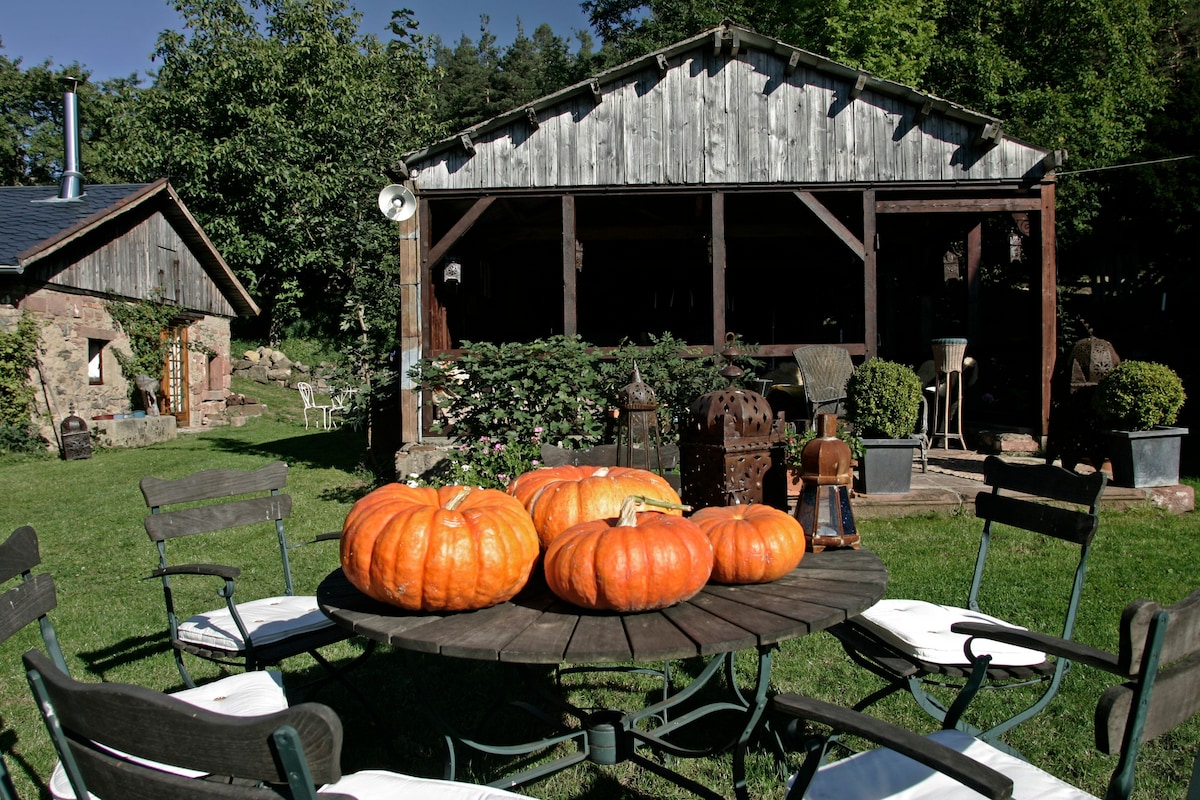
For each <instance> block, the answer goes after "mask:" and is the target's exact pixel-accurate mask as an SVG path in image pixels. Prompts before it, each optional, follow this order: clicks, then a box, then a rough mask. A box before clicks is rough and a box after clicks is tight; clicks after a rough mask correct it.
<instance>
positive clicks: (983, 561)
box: [829, 456, 1106, 741]
mask: <svg viewBox="0 0 1200 800" xmlns="http://www.w3.org/2000/svg"><path fill="white" fill-rule="evenodd" d="M983 477H984V482H985V483H987V485H988V486H990V487H991V491H988V492H980V493H979V494H978V495H977V496H976V498H975V515H976V516H977V517H979V518H980V519H982V520H983V534H982V537H981V539H980V542H979V552H978V555H977V556H976V559H975V572H974V575H973V577H972V579H971V584H970V590H969V592H968V594H967V605H966V607H965V608H959V607H955V606H947V605H938V604H935V603H930V602H926V601H923V600H903V599H885V600H881V601H879V602H878V603H876V604H875V605H874V606H872V607H871V608H869V609H867V610H866V611H864V612H863V613H862V614H861V615H859V616H858V617H855V618H854V619H852V620H849V621H847V622H844V623H841V624H839V625H835V626H834V627H832V628H830V629H829V630H830V632H831V633H832V634H833V635H834V636H836V637H837V638H838V639H839V640H840V641H841V643H842V646H843V648H844V649H845V650H846V652H847V653H848V654H849V655H850V657H851V658H852V659H853V660H854V661H855V662H856V663H858V664H859V665H861V666H863V667H865V668H867V669H868V670H870V671H871V672H873V673H875V674H876V675H878V676H879V677H881V678H883V679H884V680H885V681H886V684H885V685H884V686H883V687H882V688H881V689H879V690H878V691H876V692H874V693H872V694H870V695H868V696H867V697H865V698H863V699H862V700H861V701H860V702H859V703H858V704H857V705H856V706H855V708H856V709H857V710H860V711H861V710H862V709H864V708H867V707H868V706H870V705H871V704H873V703H875V702H877V701H878V700H881V699H882V698H884V697H887V696H888V695H891V694H892V693H894V692H897V691H902V690H908V691H909V692H910V693H911V694H912V696H913V697H914V698H915V699H916V701H917V703H919V704H920V706H921V707H922V708H923V709H925V711H926V712H928V713H929V714H930V715H931V716H933V717H934V718H935V719H937V720H938V721H939V722H944V721H945V720H946V711H947V702H946V701H945V700H943V699H942V698H939V697H938V696H936V695H935V694H934V693H931V692H930V691H928V690H929V689H932V688H933V687H942V688H948V689H950V690H951V691H957V690H959V689H961V688H962V686H963V685H964V682H965V680H966V678H967V676H968V675H970V674H971V671H972V666H971V663H970V661H969V659H968V658H967V655H966V654H965V652H964V650H963V646H964V644H965V643H966V639H967V637H966V636H963V635H961V634H958V633H954V632H952V631H951V626H952V625H953V624H954V623H957V622H993V623H998V624H1010V623H1006V622H1005V621H1004V620H1001V619H998V618H996V617H993V616H988V615H987V614H985V613H983V612H982V611H981V610H980V607H981V600H982V595H983V592H982V586H983V584H984V583H985V580H984V576H985V567H986V566H987V557H988V553H989V550H990V547H991V544H992V539H993V537H995V536H998V535H1004V536H1014V535H1029V537H1028V538H1029V542H1030V545H1031V546H1036V545H1037V540H1049V541H1062V542H1066V543H1068V544H1069V545H1071V546H1073V547H1077V548H1078V554H1079V556H1078V559H1077V560H1074V559H1071V560H1074V578H1073V580H1072V581H1071V590H1070V593H1069V595H1068V596H1067V597H1066V602H1065V604H1064V605H1063V606H1062V607H1061V610H1062V614H1063V617H1062V619H1063V622H1062V631H1061V638H1063V639H1068V640H1069V639H1070V638H1071V635H1072V632H1073V631H1074V628H1075V616H1076V613H1077V611H1078V608H1079V599H1080V596H1081V594H1082V592H1083V581H1084V576H1085V574H1086V571H1087V557H1088V552H1089V549H1090V547H1091V542H1092V537H1093V536H1094V535H1095V532H1096V527H1097V525H1098V523H1099V517H1098V516H1097V514H1096V508H1097V505H1098V504H1099V502H1100V494H1101V492H1103V491H1104V486H1105V483H1106V476H1105V474H1104V473H1102V472H1096V473H1093V474H1091V475H1080V474H1077V473H1074V472H1068V471H1067V470H1064V469H1062V468H1060V467H1053V466H1048V465H1045V464H1028V465H1019V464H1010V463H1007V462H1005V461H1003V460H1001V459H1000V458H998V457H996V456H989V457H988V458H987V460H986V461H985V462H984V468H983ZM1063 566H1064V568H1066V567H1069V566H1070V563H1069V561H1067V560H1066V559H1064V560H1063ZM1064 578H1065V576H1064ZM987 583H988V588H989V591H990V595H989V596H991V597H1001V596H1002V591H1001V589H1002V588H1003V587H1001V586H999V585H997V584H999V583H1000V581H999V580H998V579H993V580H990V581H987ZM1008 588H1009V589H1010V590H1011V588H1012V587H1011V586H1010V587H1008ZM1016 605H1017V607H1018V608H1019V607H1020V604H1019V602H1018V603H1017V604H1016ZM989 652H990V654H991V664H990V667H989V669H988V671H987V675H986V678H987V688H989V689H992V688H995V689H999V688H1005V687H1007V688H1018V687H1027V686H1036V685H1039V684H1041V685H1042V693H1041V694H1040V695H1038V696H1037V698H1036V699H1035V700H1034V701H1033V702H1032V703H1031V704H1030V705H1028V706H1027V707H1025V708H1022V709H1020V710H1019V711H1018V712H1017V713H1015V714H1013V715H1012V716H1011V717H1009V718H1007V719H1005V720H1003V721H1001V722H999V723H997V724H996V725H994V726H992V727H990V728H987V729H986V730H983V731H978V730H976V729H974V728H970V727H969V726H968V725H966V724H965V723H963V722H961V720H956V722H957V723H958V724H959V725H960V726H961V727H962V728H963V729H964V730H968V731H969V732H971V733H977V734H978V735H979V736H980V737H981V738H983V739H986V740H988V741H995V740H996V739H997V737H999V736H1000V735H1001V734H1003V733H1004V732H1005V731H1007V730H1009V729H1011V728H1012V727H1014V726H1015V725H1018V724H1019V723H1021V722H1023V721H1024V720H1026V719H1029V718H1030V717H1031V716H1033V715H1034V714H1037V713H1038V712H1040V711H1041V710H1042V709H1043V708H1045V707H1046V705H1047V704H1049V702H1050V701H1051V699H1052V698H1053V697H1054V695H1055V694H1056V693H1057V692H1058V688H1059V685H1060V684H1061V682H1062V678H1063V675H1064V674H1065V672H1066V670H1067V669H1068V667H1069V665H1070V660H1069V659H1068V658H1050V657H1047V655H1046V654H1045V653H1042V652H1040V651H1038V650H1036V649H1029V648H1023V647H1010V646H1006V645H1001V644H993V645H991V647H990V650H989Z"/></svg>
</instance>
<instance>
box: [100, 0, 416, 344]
mask: <svg viewBox="0 0 1200 800" xmlns="http://www.w3.org/2000/svg"><path fill="white" fill-rule="evenodd" d="M175 8H176V10H178V11H179V13H180V16H181V17H182V18H183V20H184V25H185V27H186V29H187V31H186V33H185V32H183V31H167V32H165V33H163V34H162V36H161V37H160V38H159V42H158V49H157V51H156V58H157V59H158V60H159V61H161V64H162V67H161V69H160V71H159V73H158V78H157V80H156V82H155V84H154V86H153V87H152V88H151V89H149V90H147V91H145V92H144V93H143V94H142V96H141V98H140V102H139V103H138V107H137V114H136V115H128V116H126V117H122V118H121V120H120V122H121V125H120V133H121V136H122V139H123V141H124V142H125V143H126V146H125V148H124V150H123V151H122V152H121V153H119V154H113V162H114V171H118V172H120V173H122V174H124V175H125V176H127V177H128V178H129V179H134V180H149V179H151V178H154V177H158V176H162V175H168V176H170V178H171V181H172V183H173V184H174V185H175V186H176V187H177V188H178V189H179V191H180V193H181V195H182V196H183V197H184V198H185V200H186V201H187V203H188V207H189V209H190V210H192V212H193V213H195V214H196V216H197V217H198V218H199V220H200V221H201V223H202V224H203V225H204V227H205V230H206V231H207V232H208V234H209V236H211V237H212V238H213V240H214V242H215V243H216V244H217V246H218V248H219V249H220V250H221V252H222V254H223V255H224V256H225V258H226V260H227V261H229V263H230V264H231V266H232V267H233V268H234V270H235V271H236V272H237V273H238V275H239V277H240V278H242V279H243V281H244V282H245V283H246V284H247V285H248V286H249V288H250V290H251V292H252V293H253V294H254V295H255V296H256V297H257V298H259V300H260V304H261V305H262V306H263V307H264V309H265V311H266V317H267V320H268V321H269V331H268V332H269V334H270V335H271V337H272V338H279V337H281V336H282V335H283V334H284V333H285V332H296V333H305V332H309V333H314V334H325V335H333V334H334V333H335V332H336V331H338V330H339V329H348V330H352V331H354V332H355V335H356V336H359V335H365V336H367V337H368V338H371V337H379V338H381V339H386V340H388V341H390V338H391V336H392V333H393V331H394V318H395V300H396V298H395V296H394V292H393V291H392V290H391V286H392V284H394V282H395V281H394V279H393V276H394V272H395V269H396V262H395V241H394V239H395V237H394V229H393V228H392V226H391V225H390V224H389V223H388V222H387V221H386V220H385V219H384V218H382V217H381V216H380V215H379V213H378V211H377V209H376V208H375V196H376V194H377V193H378V191H379V186H380V182H381V179H382V177H383V174H384V171H385V170H386V169H387V168H388V167H389V165H391V164H392V163H393V162H394V161H395V158H396V156H397V155H398V154H399V153H400V152H402V151H403V150H404V148H406V147H411V146H415V145H416V144H419V143H425V142H427V141H429V140H430V139H432V138H433V137H434V135H435V134H436V128H435V127H434V126H433V125H432V122H431V120H430V118H429V116H428V115H427V114H426V113H424V112H425V111H426V109H427V107H428V106H429V105H431V103H432V88H433V84H432V76H431V73H430V70H429V68H428V66H427V63H426V59H427V57H428V55H429V51H428V45H427V43H426V41H425V39H424V38H423V37H422V36H420V34H418V33H417V25H416V22H415V21H414V20H412V18H411V16H409V12H406V11H401V12H397V13H396V14H395V15H394V16H393V20H392V33H393V34H394V36H395V38H394V39H393V40H392V41H391V42H390V43H388V44H387V45H384V44H382V43H381V42H380V41H379V40H378V39H376V38H375V37H374V36H370V35H362V34H360V33H359V30H358V27H359V24H360V21H361V17H360V15H359V14H357V13H356V12H353V11H351V10H350V8H349V6H348V3H347V2H346V1H345V0H310V1H309V2H297V0H261V2H260V0H175ZM372 349H374V350H376V351H382V352H387V350H388V349H389V348H388V346H387V344H384V343H382V342H380V344H379V346H377V347H374V348H372Z"/></svg>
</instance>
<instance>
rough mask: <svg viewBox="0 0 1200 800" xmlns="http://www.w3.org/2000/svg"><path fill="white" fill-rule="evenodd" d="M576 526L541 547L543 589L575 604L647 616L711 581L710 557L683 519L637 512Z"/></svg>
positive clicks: (696, 529)
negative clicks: (546, 545) (544, 577)
mask: <svg viewBox="0 0 1200 800" xmlns="http://www.w3.org/2000/svg"><path fill="white" fill-rule="evenodd" d="M637 507H638V506H637V504H636V503H634V502H630V503H627V504H625V506H624V507H623V508H622V511H621V515H620V516H619V517H617V518H609V519H597V520H591V521H588V522H581V523H579V524H578V525H574V526H572V527H570V528H568V529H567V530H565V531H563V532H562V533H561V534H559V535H558V536H557V537H555V539H554V541H553V542H551V543H550V546H549V547H548V548H547V549H546V555H545V557H544V560H543V565H544V568H545V572H546V583H547V585H549V587H550V590H551V591H552V592H554V593H555V594H556V595H558V596H559V597H561V598H562V599H563V600H566V601H567V602H568V603H574V604H575V605H577V606H582V607H584V608H592V609H607V610H614V611H650V610H652V609H656V608H666V607H667V606H672V605H675V604H676V603H680V602H683V601H684V600H687V599H688V598H690V597H692V596H693V595H695V594H696V593H697V592H699V591H700V590H701V589H702V588H704V584H705V583H707V582H708V576H709V574H710V573H711V572H712V564H713V551H712V545H711V544H709V541H708V537H707V536H705V535H704V532H703V531H702V530H700V526H698V525H697V524H696V523H694V522H692V521H691V520H689V519H686V518H684V517H676V516H671V515H668V514H663V513H661V512H658V511H643V512H640V513H638V512H637V511H636V509H637Z"/></svg>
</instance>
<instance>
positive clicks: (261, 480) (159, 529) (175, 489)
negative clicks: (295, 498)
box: [138, 461, 293, 594]
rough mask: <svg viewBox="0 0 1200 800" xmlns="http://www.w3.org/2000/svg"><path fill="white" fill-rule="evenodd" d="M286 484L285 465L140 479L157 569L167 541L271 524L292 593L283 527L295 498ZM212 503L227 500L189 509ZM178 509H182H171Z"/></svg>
mask: <svg viewBox="0 0 1200 800" xmlns="http://www.w3.org/2000/svg"><path fill="white" fill-rule="evenodd" d="M286 484H287V464H285V463H283V462H282V461H274V462H272V463H270V464H267V465H266V466H264V467H260V468H259V469H256V470H251V471H244V470H234V469H210V470H205V471H203V472H197V473H194V474H192V475H188V476H187V477H184V478H177V479H175V480H163V479H161V478H154V477H145V478H142V480H141V482H140V483H139V484H138V485H139V486H140V487H141V490H142V496H143V497H144V498H145V499H146V505H147V506H148V507H149V508H150V515H149V516H147V517H146V519H145V527H146V533H148V534H149V535H150V539H151V540H152V541H153V542H154V543H155V544H156V545H157V546H158V552H159V568H160V569H166V567H167V552H166V543H167V541H168V540H170V539H174V538H178V537H181V536H192V535H194V534H198V533H210V532H212V531H220V530H227V529H230V528H238V527H241V526H243V525H251V524H254V523H261V522H267V521H273V522H274V523H275V534H276V537H277V538H278V540H279V553H280V558H281V559H282V562H283V577H284V585H285V590H286V593H287V594H293V589H292V571H291V565H290V563H289V560H288V543H287V536H286V532H285V530H284V524H283V521H284V520H285V519H287V518H288V516H290V515H291V513H292V498H291V496H289V495H286V494H283V493H282V491H283V488H284V486H285V485H286ZM264 492H265V493H267V494H266V495H264V496H258V497H247V495H256V494H257V495H263V493H264ZM234 498H241V499H234ZM211 500H222V501H224V502H221V503H209V504H206V505H185V504H192V503H198V502H201V501H211ZM176 505H184V507H182V508H174V509H168V508H167V506H176ZM165 582H167V581H166V576H164V583H165Z"/></svg>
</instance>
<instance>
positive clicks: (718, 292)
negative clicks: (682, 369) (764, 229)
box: [711, 192, 727, 350]
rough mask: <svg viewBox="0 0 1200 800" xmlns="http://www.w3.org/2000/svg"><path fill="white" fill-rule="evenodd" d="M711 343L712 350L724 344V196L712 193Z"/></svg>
mask: <svg viewBox="0 0 1200 800" xmlns="http://www.w3.org/2000/svg"><path fill="white" fill-rule="evenodd" d="M711 214H712V216H711V220H712V304H713V307H712V337H713V338H712V341H713V349H714V350H716V349H719V348H720V347H721V346H722V345H723V344H724V343H725V266H726V258H727V254H726V248H725V195H724V193H722V192H713V193H712V209H711Z"/></svg>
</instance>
